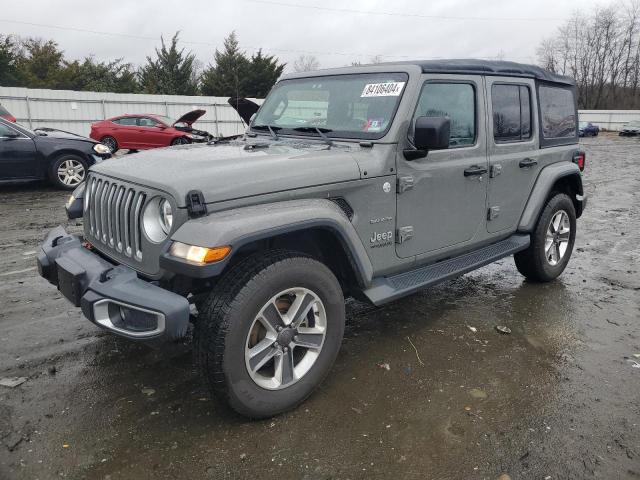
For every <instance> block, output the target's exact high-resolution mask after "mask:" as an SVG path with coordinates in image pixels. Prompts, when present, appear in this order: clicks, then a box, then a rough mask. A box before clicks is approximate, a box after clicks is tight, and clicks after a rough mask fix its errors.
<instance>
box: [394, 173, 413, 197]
mask: <svg viewBox="0 0 640 480" xmlns="http://www.w3.org/2000/svg"><path fill="white" fill-rule="evenodd" d="M412 188H413V177H412V176H411V175H404V176H402V177H398V188H397V190H396V191H397V192H398V193H399V194H400V193H404V192H406V191H407V190H411V189H412Z"/></svg>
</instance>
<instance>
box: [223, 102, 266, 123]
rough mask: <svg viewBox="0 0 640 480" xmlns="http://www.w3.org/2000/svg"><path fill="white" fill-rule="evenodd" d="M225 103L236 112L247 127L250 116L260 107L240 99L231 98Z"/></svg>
mask: <svg viewBox="0 0 640 480" xmlns="http://www.w3.org/2000/svg"><path fill="white" fill-rule="evenodd" d="M227 103H228V104H229V105H231V106H232V107H233V108H234V109H235V111H236V112H238V115H240V118H242V120H244V123H245V124H247V125H249V122H250V121H251V116H252V115H253V114H254V113H256V112H257V111H258V109H259V108H260V105H258V104H257V103H254V102H252V101H251V100H247V99H246V98H240V97H231V98H230V99H229V100H227Z"/></svg>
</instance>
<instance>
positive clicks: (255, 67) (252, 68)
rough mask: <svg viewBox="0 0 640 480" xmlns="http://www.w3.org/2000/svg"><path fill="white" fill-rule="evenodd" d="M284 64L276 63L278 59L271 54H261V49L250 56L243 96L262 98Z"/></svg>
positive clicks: (276, 78) (278, 75) (280, 73)
mask: <svg viewBox="0 0 640 480" xmlns="http://www.w3.org/2000/svg"><path fill="white" fill-rule="evenodd" d="M284 67H285V64H284V63H278V59H277V58H275V57H274V56H272V55H263V54H262V50H258V53H257V54H255V55H252V56H251V60H250V62H249V71H248V73H247V82H246V84H245V91H244V92H243V94H242V96H243V97H255V98H264V97H266V96H267V93H269V90H271V87H273V85H274V83H276V82H277V81H278V78H280V75H282V71H283V70H284Z"/></svg>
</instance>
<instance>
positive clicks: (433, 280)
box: [363, 234, 530, 305]
mask: <svg viewBox="0 0 640 480" xmlns="http://www.w3.org/2000/svg"><path fill="white" fill-rule="evenodd" d="M529 243H530V238H529V235H522V234H518V235H512V236H511V237H509V238H507V239H505V240H502V241H500V242H498V243H494V244H492V245H488V246H486V247H483V248H481V249H479V250H476V251H474V252H470V253H465V254H464V255H460V256H459V257H454V258H449V259H447V260H442V261H440V262H437V263H434V264H432V265H427V266H426V267H420V268H417V269H415V270H411V271H409V272H403V273H399V274H397V275H393V276H390V277H381V278H376V279H374V280H373V285H372V286H371V287H370V288H368V289H367V290H365V291H364V292H363V293H364V295H365V296H366V297H367V298H368V299H369V301H371V303H373V304H374V305H382V304H384V303H387V302H390V301H392V300H396V299H397V298H400V297H403V296H405V295H408V294H410V293H413V292H415V291H417V290H420V289H422V288H425V287H429V286H432V285H435V284H437V283H440V282H443V281H445V280H449V279H451V278H455V277H458V276H460V275H464V274H465V273H468V272H470V271H472V270H475V269H476V268H479V267H483V266H484V265H488V264H490V263H493V262H495V261H496V260H499V259H501V258H503V257H507V256H509V255H513V254H514V253H516V252H519V251H520V250H524V249H526V248H527V247H528V246H529Z"/></svg>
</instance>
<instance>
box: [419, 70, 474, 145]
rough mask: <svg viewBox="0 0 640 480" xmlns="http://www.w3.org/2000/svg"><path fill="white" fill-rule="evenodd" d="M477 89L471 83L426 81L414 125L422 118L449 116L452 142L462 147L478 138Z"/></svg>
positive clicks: (450, 139)
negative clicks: (417, 119)
mask: <svg viewBox="0 0 640 480" xmlns="http://www.w3.org/2000/svg"><path fill="white" fill-rule="evenodd" d="M475 96H476V95H475V89H474V88H473V85H471V84H469V83H425V84H424V86H423V87H422V92H420V98H419V99H418V107H417V108H416V112H415V114H414V115H413V122H412V123H413V124H415V120H416V118H418V117H448V118H449V119H450V120H451V135H450V137H449V145H450V146H451V147H461V146H466V145H473V144H474V143H475V141H476V100H475Z"/></svg>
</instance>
